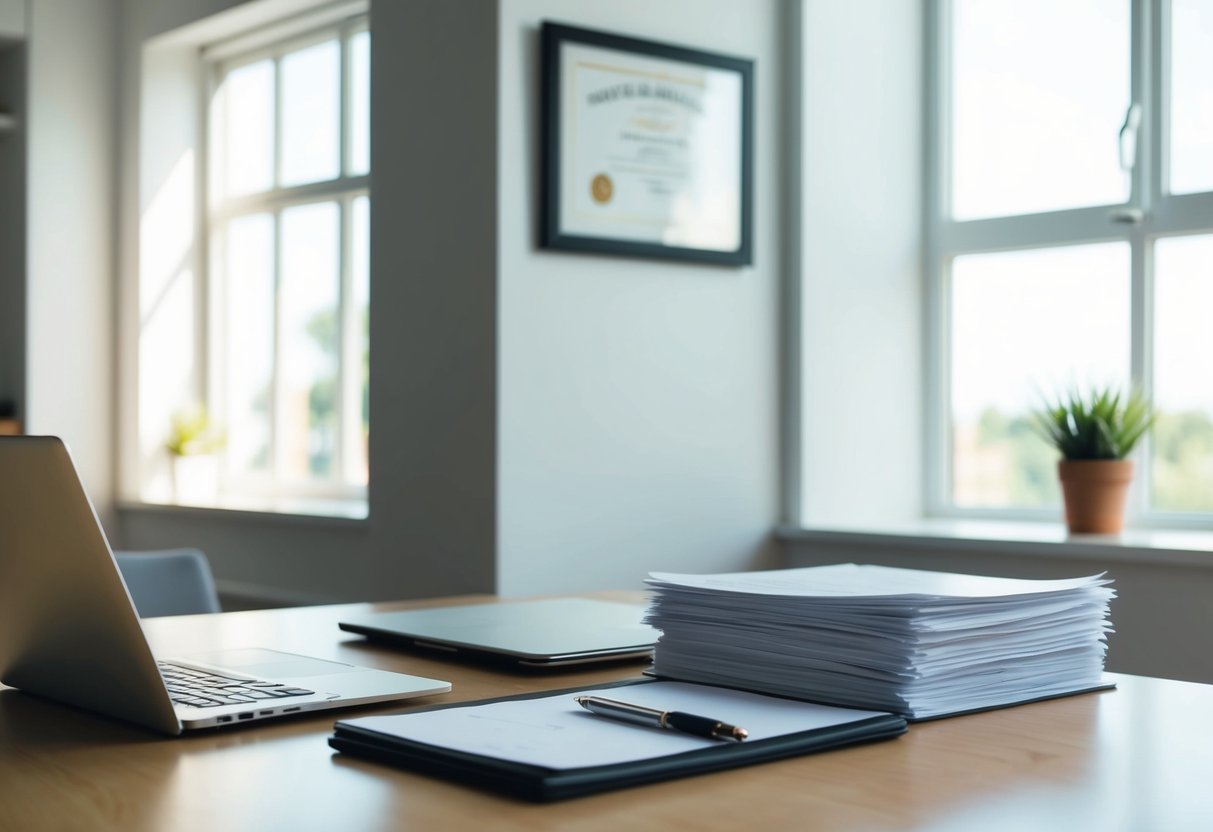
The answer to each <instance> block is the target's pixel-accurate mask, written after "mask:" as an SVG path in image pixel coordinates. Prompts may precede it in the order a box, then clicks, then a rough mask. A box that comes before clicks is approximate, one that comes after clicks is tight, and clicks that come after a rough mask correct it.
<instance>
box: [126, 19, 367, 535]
mask: <svg viewBox="0 0 1213 832" xmlns="http://www.w3.org/2000/svg"><path fill="white" fill-rule="evenodd" d="M237 18H238V15H235V13H233V15H228V16H226V17H224V18H223V22H224V25H225V26H227V25H229V24H231V26H230V27H229V29H228V30H227V35H228V39H227V40H224V41H222V42H219V43H214V44H211V45H204V44H197V43H196V42H192V43H186V42H185V41H184V39H182V38H176V39H168V40H166V41H165V42H164V43H163V44H157V45H155V46H154V47H149V48H148V50H146V51H145V57H144V87H143V98H142V101H143V104H142V111H143V112H142V125H141V136H142V138H143V144H142V149H141V161H140V164H141V179H142V180H143V185H142V187H143V190H144V192H145V193H146V194H148V196H147V197H146V199H145V203H144V205H143V215H142V221H141V227H140V267H139V273H140V277H139V308H140V329H139V336H138V338H139V343H138V350H139V352H138V356H139V374H138V448H139V450H140V459H139V462H138V466H137V468H135V469H134V470H137V471H138V480H137V482H136V483H135V486H136V487H137V489H138V493H139V496H140V497H141V498H142V499H144V500H148V501H152V502H166V501H167V502H177V503H190V504H202V505H213V506H218V507H226V508H237V509H252V510H268V511H280V512H289V513H321V514H338V515H343V516H355V517H357V516H365V513H366V487H367V468H368V462H367V439H368V435H369V413H368V403H369V397H368V368H369V359H370V355H369V346H370V340H369V314H368V313H369V300H370V297H369V294H370V280H369V272H370V268H369V236H370V233H369V232H370V228H369V226H370V223H369V219H370V153H369V150H370V139H369V135H370V133H369V107H370V95H369V92H370V75H369V72H370V61H369V59H370V33H369V30H368V28H367V17H366V12H365V7H364V6H363V7H361V8H359V7H357V6H354V5H351V4H349V3H345V4H341V5H336V6H329V7H326V8H324V9H322V10H319V11H313V12H310V13H309V14H308V15H306V16H301V17H295V18H290V19H287V20H283V21H281V22H279V23H275V24H271V25H270V26H265V25H261V26H259V27H258V28H256V29H253V30H250V29H249V28H248V27H247V25H246V26H245V27H244V28H243V29H237V28H235V24H236V23H237ZM217 20H218V19H217ZM262 23H263V21H262ZM199 55H201V60H200V61H199V60H198V56H199ZM187 67H188V68H189V69H188V70H187V69H186V68H187ZM199 95H201V96H202V97H203V100H202V101H201V102H200V101H199V100H198V96H199ZM202 413H205V414H207V416H208V417H209V418H208V419H207V420H206V422H203V420H200V419H198V418H197V416H198V415H199V414H202ZM208 422H209V424H207V423H208ZM171 426H175V429H174V427H171ZM198 431H202V436H201V437H199V438H196V439H195V440H194V441H193V442H192V445H193V446H194V449H195V450H197V449H199V448H201V449H202V450H204V451H206V452H205V453H202V454H199V455H197V456H190V455H188V454H187V455H185V456H182V457H180V458H176V459H173V458H172V457H171V456H170V455H168V454H166V453H165V451H166V448H167V449H173V448H176V449H177V450H178V452H180V450H181V449H182V448H183V446H185V444H186V443H185V442H183V441H182V440H183V439H186V438H188V437H190V436H193V434H194V433H195V432H198ZM200 440H205V441H200ZM166 460H169V461H171V462H172V463H173V464H171V465H167V466H166V465H164V464H163V463H164V461H166ZM195 462H200V463H206V464H205V465H195V464H193V463H195ZM186 463H190V464H189V465H187V464H186ZM191 471H192V473H191Z"/></svg>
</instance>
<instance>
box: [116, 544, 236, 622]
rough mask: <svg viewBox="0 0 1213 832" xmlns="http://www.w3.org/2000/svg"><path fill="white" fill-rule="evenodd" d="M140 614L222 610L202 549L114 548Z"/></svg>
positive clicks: (177, 613)
mask: <svg viewBox="0 0 1213 832" xmlns="http://www.w3.org/2000/svg"><path fill="white" fill-rule="evenodd" d="M114 557H115V558H116V559H117V561H118V568H119V569H120V570H121V571H122V577H123V579H124V580H125V581H126V587H127V589H128V590H130V593H131V598H132V599H133V600H134V602H135V609H136V610H138V611H139V617H140V618H150V617H152V616H157V615H191V614H193V613H201V612H219V611H220V607H219V593H218V592H216V591H215V579H214V577H213V576H212V575H211V566H210V563H209V562H207V559H206V555H204V554H203V553H202V552H201V551H200V550H198V549H164V550H161V551H148V552H114Z"/></svg>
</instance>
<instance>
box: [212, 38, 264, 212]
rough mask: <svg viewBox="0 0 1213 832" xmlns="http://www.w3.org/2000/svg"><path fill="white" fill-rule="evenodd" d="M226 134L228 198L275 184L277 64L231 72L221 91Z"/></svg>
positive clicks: (222, 162)
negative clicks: (275, 92)
mask: <svg viewBox="0 0 1213 832" xmlns="http://www.w3.org/2000/svg"><path fill="white" fill-rule="evenodd" d="M220 95H222V96H223V98H224V101H225V104H226V107H225V113H224V115H225V119H224V127H225V133H226V135H225V136H224V141H223V145H222V147H221V148H220V150H221V160H220V165H221V166H222V169H223V171H224V177H223V183H224V188H225V195H226V196H240V195H242V194H248V193H253V192H256V191H264V190H268V189H269V188H271V187H272V186H273V184H274V64H273V62H272V61H268V60H266V61H257V62H256V63H252V64H247V65H245V66H242V67H237V68H236V69H234V70H232V71H231V72H229V73H228V75H227V77H226V78H225V79H224V81H223V84H222V87H221V89H220Z"/></svg>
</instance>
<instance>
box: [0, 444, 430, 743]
mask: <svg viewBox="0 0 1213 832" xmlns="http://www.w3.org/2000/svg"><path fill="white" fill-rule="evenodd" d="M168 661H170V662H171V663H172V664H173V665H175V666H177V667H178V668H180V670H178V671H170V673H171V676H170V680H169V681H168V682H167V683H166V679H165V677H164V676H162V675H161V670H160V667H159V666H158V664H157V659H156V657H154V656H153V655H152V651H151V648H150V647H149V645H148V643H147V639H146V638H145V637H144V634H143V630H142V628H141V626H140V623H139V617H138V615H137V614H136V612H135V607H134V604H133V603H132V602H131V598H130V595H129V593H128V592H127V589H126V584H125V583H123V581H122V576H121V574H120V573H119V571H118V566H117V563H116V562H115V560H114V555H113V552H112V551H111V550H110V547H109V543H108V542H107V540H106V537H105V533H104V531H102V529H101V524H100V522H99V521H98V519H97V515H96V512H95V511H94V510H93V506H92V504H91V503H90V502H89V499H88V496H87V495H86V494H85V492H84V488H83V486H82V485H81V483H80V479H79V477H78V476H77V474H76V469H75V466H74V465H73V464H72V460H71V457H70V455H69V453H68V450H67V448H66V446H65V445H64V444H63V442H62V441H61V440H59V439H58V438H56V437H49V436H37V437H35V436H15V437H0V682H2V683H3V684H5V685H9V686H11V687H14V688H19V689H21V690H24V691H26V692H28V693H32V694H36V695H39V696H43V697H45V698H47V699H53V700H56V701H58V702H63V703H66V704H69V705H75V706H77V707H81V708H85V709H88V710H91V711H95V712H97V713H101V714H105V715H107V716H112V717H118V718H120V719H125V720H128V721H130V722H134V723H137V724H139V725H143V726H145V727H147V728H151V729H153V730H156V731H160V732H162V733H165V734H179V733H181V732H182V731H184V730H191V729H196V728H210V727H213V726H223V725H236V724H240V723H243V722H248V721H251V720H259V719H267V718H273V717H279V716H286V715H291V714H295V713H300V712H304V711H314V710H321V709H325V708H339V707H349V706H353V705H364V704H370V703H374V702H387V701H392V700H397V699H408V698H412V697H415V696H426V695H429V694H437V693H446V692H448V691H450V689H451V685H450V683H449V682H443V681H439V680H437V679H426V678H422V677H419V676H407V675H404V674H400V673H389V672H387V671H383V670H372V669H369V668H361V667H356V666H354V665H349V664H345V663H342V662H335V661H327V660H322V659H314V658H310V657H307V656H297V655H294V654H289V653H282V652H278V651H273V650H264V649H258V648H252V649H246V650H231V651H222V652H216V653H210V654H203V655H199V656H187V657H181V658H174V659H170V660H168ZM173 678H177V679H185V678H189V679H201V680H203V681H204V682H205V683H206V684H210V685H215V686H219V685H223V684H224V683H225V682H226V681H227V680H230V685H231V687H232V689H233V690H234V689H235V688H237V687H245V688H247V687H248V684H247V683H248V682H250V681H256V682H259V683H260V684H261V685H262V686H263V688H264V690H265V691H268V692H269V695H266V696H265V697H264V698H257V699H250V697H249V696H239V697H238V699H239V700H240V701H233V702H231V703H230V704H219V705H214V704H195V705H185V704H174V702H173V698H172V697H170V693H169V689H170V686H173V685H175V683H174V682H173V681H172V679H173ZM218 689H220V688H218V687H216V690H218ZM173 690H174V696H176V698H178V699H180V698H181V696H182V694H181V693H180V690H179V689H178V688H177V687H173ZM298 691H307V692H308V693H304V694H300V693H298ZM279 694H281V695H279ZM234 696H235V694H233V696H229V697H226V698H227V699H232V698H233V697H234ZM223 698H225V697H221V696H214V697H209V699H211V701H213V700H215V699H223ZM204 699H208V697H199V698H197V699H196V700H195V701H198V702H201V701H202V700H204Z"/></svg>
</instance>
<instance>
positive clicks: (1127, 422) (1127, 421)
mask: <svg viewBox="0 0 1213 832" xmlns="http://www.w3.org/2000/svg"><path fill="white" fill-rule="evenodd" d="M1033 416H1034V419H1033V421H1034V424H1035V426H1036V429H1037V431H1038V432H1039V433H1040V434H1041V436H1043V437H1044V438H1045V439H1046V440H1048V441H1049V442H1050V443H1052V444H1053V446H1054V447H1056V448H1057V450H1059V451H1060V452H1061V456H1062V459H1061V461H1060V462H1058V463H1057V473H1058V477H1059V478H1060V480H1061V491H1062V497H1063V499H1064V502H1065V510H1066V525H1067V526H1068V527H1069V529H1070V532H1071V533H1073V534H1116V533H1117V532H1119V531H1120V530H1121V528H1122V526H1123V525H1124V506H1125V495H1126V494H1127V493H1128V489H1129V482H1130V481H1131V480H1132V478H1133V462H1132V460H1129V459H1126V457H1127V456H1128V455H1129V453H1130V452H1131V451H1132V450H1133V448H1134V446H1135V445H1136V444H1137V442H1138V440H1139V439H1141V438H1142V436H1144V435H1145V433H1146V431H1147V430H1149V429H1150V426H1151V425H1152V424H1153V423H1154V409H1153V406H1152V405H1151V404H1150V402H1149V400H1147V399H1146V398H1145V396H1143V395H1142V393H1141V391H1140V390H1137V389H1135V388H1134V389H1131V390H1130V391H1129V393H1128V394H1127V395H1124V394H1122V392H1121V391H1119V390H1117V389H1115V388H1111V387H1108V388H1103V389H1096V390H1093V391H1091V393H1090V394H1089V395H1087V396H1083V395H1082V394H1081V393H1079V392H1078V391H1077V390H1075V391H1071V392H1070V393H1069V394H1068V395H1066V396H1063V397H1060V398H1059V399H1058V400H1057V402H1055V403H1053V404H1050V405H1048V406H1046V407H1045V408H1043V409H1041V410H1039V411H1037V412H1036V413H1035V414H1033Z"/></svg>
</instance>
